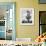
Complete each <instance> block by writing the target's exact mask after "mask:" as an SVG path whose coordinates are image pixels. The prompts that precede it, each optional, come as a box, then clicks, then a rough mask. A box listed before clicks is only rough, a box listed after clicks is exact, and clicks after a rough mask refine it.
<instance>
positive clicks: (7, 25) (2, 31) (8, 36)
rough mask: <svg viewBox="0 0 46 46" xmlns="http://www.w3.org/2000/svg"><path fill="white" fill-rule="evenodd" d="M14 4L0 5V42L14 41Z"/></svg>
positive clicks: (4, 3)
mask: <svg viewBox="0 0 46 46" xmlns="http://www.w3.org/2000/svg"><path fill="white" fill-rule="evenodd" d="M14 13H15V3H14V2H9V3H8V2H2V3H0V40H15V26H14V25H15V14H14Z"/></svg>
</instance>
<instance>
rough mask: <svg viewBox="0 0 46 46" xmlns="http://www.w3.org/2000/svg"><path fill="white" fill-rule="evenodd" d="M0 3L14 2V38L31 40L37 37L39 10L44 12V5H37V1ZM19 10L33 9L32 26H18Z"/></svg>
mask: <svg viewBox="0 0 46 46" xmlns="http://www.w3.org/2000/svg"><path fill="white" fill-rule="evenodd" d="M0 2H16V37H17V38H33V39H35V38H36V37H37V36H38V35H39V10H41V11H42V10H46V4H39V3H38V0H3V1H2V0H0ZM20 8H34V12H35V13H34V16H35V18H34V25H32V26H31V25H29V26H22V25H20V22H19V21H20V18H19V17H20Z"/></svg>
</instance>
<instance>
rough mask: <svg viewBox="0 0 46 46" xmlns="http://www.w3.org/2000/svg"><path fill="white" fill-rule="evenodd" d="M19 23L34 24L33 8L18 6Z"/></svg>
mask: <svg viewBox="0 0 46 46" xmlns="http://www.w3.org/2000/svg"><path fill="white" fill-rule="evenodd" d="M20 24H21V25H34V8H20Z"/></svg>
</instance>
